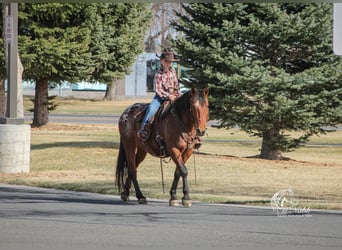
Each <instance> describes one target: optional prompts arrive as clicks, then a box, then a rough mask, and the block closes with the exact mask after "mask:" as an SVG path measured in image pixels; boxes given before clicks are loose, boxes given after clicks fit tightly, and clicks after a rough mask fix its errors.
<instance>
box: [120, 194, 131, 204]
mask: <svg viewBox="0 0 342 250" xmlns="http://www.w3.org/2000/svg"><path fill="white" fill-rule="evenodd" d="M121 200H123V201H125V202H127V201H128V200H129V196H128V195H127V194H125V193H122V194H121Z"/></svg>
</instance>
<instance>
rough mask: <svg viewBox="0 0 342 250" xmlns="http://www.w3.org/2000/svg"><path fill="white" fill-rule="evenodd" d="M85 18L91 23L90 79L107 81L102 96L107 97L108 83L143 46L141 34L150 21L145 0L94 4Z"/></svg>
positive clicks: (125, 70) (118, 76)
mask: <svg viewBox="0 0 342 250" xmlns="http://www.w3.org/2000/svg"><path fill="white" fill-rule="evenodd" d="M93 7H94V8H95V11H94V12H93V16H92V18H90V19H89V21H90V23H89V26H90V27H92V37H93V38H94V39H92V40H91V43H90V51H91V54H92V61H93V62H94V69H95V70H94V71H93V73H92V79H93V80H95V81H100V82H104V83H108V88H107V92H106V97H105V98H106V99H111V98H112V96H111V95H110V89H111V88H110V87H112V89H113V88H114V87H115V82H116V80H119V79H122V78H123V77H124V76H125V74H127V73H128V71H129V68H130V66H131V65H132V64H133V63H134V61H135V60H136V58H137V55H138V54H139V53H141V52H143V50H144V36H145V33H146V30H147V28H148V26H149V24H150V13H149V12H148V11H147V8H146V7H147V6H146V4H142V3H117V4H95V5H94V6H93Z"/></svg>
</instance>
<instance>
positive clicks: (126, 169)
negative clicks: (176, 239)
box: [115, 88, 209, 207]
mask: <svg viewBox="0 0 342 250" xmlns="http://www.w3.org/2000/svg"><path fill="white" fill-rule="evenodd" d="M147 106H148V104H146V103H136V104H133V105H132V106H129V107H128V108H127V109H126V110H125V111H124V112H123V113H122V114H121V116H120V119H119V132H120V149H119V154H118V158H117V165H116V174H115V177H116V185H117V187H118V190H119V191H121V190H122V193H121V199H122V200H123V201H128V199H129V191H130V187H131V182H133V185H134V188H135V194H136V197H137V199H138V203H139V204H146V203H147V201H146V198H145V196H144V195H143V194H142V192H141V190H140V187H139V184H138V181H137V168H138V166H139V164H140V163H141V162H142V161H143V160H144V159H145V157H146V154H147V153H149V154H151V155H153V156H155V157H171V159H172V160H173V162H174V163H175V164H176V170H175V173H174V179H173V182H172V186H171V190H170V202H169V204H170V205H171V206H178V205H179V203H178V200H177V196H176V190H177V185H178V182H179V179H180V177H182V180H183V195H184V196H183V198H182V204H183V206H184V207H190V206H191V204H192V203H191V200H190V196H189V187H188V181H187V175H188V171H187V168H186V166H185V163H186V161H187V160H188V159H189V158H190V156H191V155H192V153H193V150H194V144H195V142H196V137H197V136H203V135H204V133H205V131H206V127H207V121H208V118H209V107H208V88H204V89H197V88H192V89H191V90H189V91H188V92H185V93H184V94H183V95H181V96H180V97H178V98H177V99H176V100H175V101H174V102H173V103H171V104H170V105H169V108H167V109H166V111H164V112H163V113H162V114H160V115H159V116H158V115H156V117H155V119H154V123H153V126H152V128H151V133H150V137H149V138H148V139H147V140H146V141H143V140H142V139H140V138H139V137H138V135H137V133H138V131H139V129H140V128H141V123H142V120H143V117H144V115H145V112H146V109H147ZM158 112H160V111H158Z"/></svg>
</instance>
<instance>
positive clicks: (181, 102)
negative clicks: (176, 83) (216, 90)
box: [172, 89, 204, 113]
mask: <svg viewBox="0 0 342 250" xmlns="http://www.w3.org/2000/svg"><path fill="white" fill-rule="evenodd" d="M191 92H192V90H188V91H187V92H185V93H184V94H183V95H181V96H180V97H179V98H178V99H176V101H175V102H174V103H173V104H172V106H173V108H174V109H175V110H177V111H178V112H179V113H181V111H182V110H184V109H185V108H188V107H189V106H190V101H189V99H190V97H191ZM196 93H197V96H196V97H195V98H197V99H198V100H199V103H200V104H203V103H204V96H203V91H202V90H201V89H197V91H196Z"/></svg>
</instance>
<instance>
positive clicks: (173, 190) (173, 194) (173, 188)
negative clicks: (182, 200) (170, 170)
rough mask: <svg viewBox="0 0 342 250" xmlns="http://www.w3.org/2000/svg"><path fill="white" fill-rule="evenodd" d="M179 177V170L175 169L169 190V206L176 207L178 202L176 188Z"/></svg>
mask: <svg viewBox="0 0 342 250" xmlns="http://www.w3.org/2000/svg"><path fill="white" fill-rule="evenodd" d="M180 177H181V172H180V170H179V168H178V167H177V168H176V170H175V174H174V177H173V182H172V186H171V190H170V206H174V207H176V206H178V205H179V204H178V200H177V195H176V193H177V186H178V182H179V178H180Z"/></svg>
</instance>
